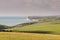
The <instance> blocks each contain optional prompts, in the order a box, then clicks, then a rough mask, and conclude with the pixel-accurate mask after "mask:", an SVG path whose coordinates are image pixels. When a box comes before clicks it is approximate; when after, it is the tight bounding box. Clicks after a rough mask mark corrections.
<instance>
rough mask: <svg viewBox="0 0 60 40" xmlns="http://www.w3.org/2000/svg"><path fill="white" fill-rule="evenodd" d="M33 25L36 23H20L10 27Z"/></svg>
mask: <svg viewBox="0 0 60 40" xmlns="http://www.w3.org/2000/svg"><path fill="white" fill-rule="evenodd" d="M35 23H37V22H28V23H22V24H18V25H15V26H12V27H24V26H28V25H32V24H35Z"/></svg>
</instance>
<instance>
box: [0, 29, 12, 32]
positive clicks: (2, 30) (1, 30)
mask: <svg viewBox="0 0 60 40" xmlns="http://www.w3.org/2000/svg"><path fill="white" fill-rule="evenodd" d="M0 32H13V31H12V30H4V29H0Z"/></svg>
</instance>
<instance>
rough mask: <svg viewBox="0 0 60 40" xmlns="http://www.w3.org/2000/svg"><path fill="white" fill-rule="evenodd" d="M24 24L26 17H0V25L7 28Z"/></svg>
mask: <svg viewBox="0 0 60 40" xmlns="http://www.w3.org/2000/svg"><path fill="white" fill-rule="evenodd" d="M26 22H27V17H0V24H3V25H7V26H14V25H17V24H21V23H26Z"/></svg>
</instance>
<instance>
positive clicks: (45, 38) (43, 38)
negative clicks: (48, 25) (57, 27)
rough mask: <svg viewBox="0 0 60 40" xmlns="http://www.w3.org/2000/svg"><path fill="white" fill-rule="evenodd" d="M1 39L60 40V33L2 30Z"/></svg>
mask: <svg viewBox="0 0 60 40" xmlns="http://www.w3.org/2000/svg"><path fill="white" fill-rule="evenodd" d="M0 40H60V35H52V34H32V33H16V32H0Z"/></svg>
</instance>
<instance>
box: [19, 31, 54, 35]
mask: <svg viewBox="0 0 60 40" xmlns="http://www.w3.org/2000/svg"><path fill="white" fill-rule="evenodd" d="M19 32H22V33H39V34H40V33H42V34H52V33H53V32H52V31H19Z"/></svg>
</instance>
